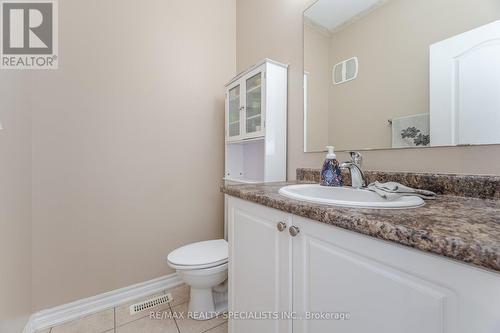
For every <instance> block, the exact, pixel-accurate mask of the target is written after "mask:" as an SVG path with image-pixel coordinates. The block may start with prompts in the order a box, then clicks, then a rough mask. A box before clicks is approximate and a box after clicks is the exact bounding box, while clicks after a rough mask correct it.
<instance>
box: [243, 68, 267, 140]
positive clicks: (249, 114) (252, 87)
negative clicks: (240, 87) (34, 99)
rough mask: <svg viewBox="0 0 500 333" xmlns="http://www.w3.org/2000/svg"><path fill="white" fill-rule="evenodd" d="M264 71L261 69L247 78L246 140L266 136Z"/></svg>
mask: <svg viewBox="0 0 500 333" xmlns="http://www.w3.org/2000/svg"><path fill="white" fill-rule="evenodd" d="M264 95H265V94H264V71H263V70H261V69H259V70H257V71H253V72H251V73H250V74H248V75H247V76H246V77H245V104H244V105H245V109H244V110H245V112H244V115H245V119H244V129H245V134H244V135H245V138H246V139H248V138H255V137H259V136H263V135H264Z"/></svg>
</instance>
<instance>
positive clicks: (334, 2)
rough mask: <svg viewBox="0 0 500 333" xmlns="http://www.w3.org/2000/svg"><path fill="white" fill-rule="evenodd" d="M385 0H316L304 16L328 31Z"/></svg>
mask: <svg viewBox="0 0 500 333" xmlns="http://www.w3.org/2000/svg"><path fill="white" fill-rule="evenodd" d="M385 1H386V0H318V2H316V3H315V4H314V5H313V6H311V7H310V8H309V9H307V10H306V11H305V13H304V16H305V17H307V18H308V19H309V20H311V21H313V22H314V23H315V24H317V25H320V26H322V27H324V28H326V29H328V30H330V31H334V30H336V29H337V28H338V27H340V26H342V25H344V24H346V23H348V22H349V21H351V20H352V19H353V18H355V17H357V16H358V15H361V14H363V13H367V12H369V11H370V10H371V9H373V8H374V7H378V6H379V5H381V4H382V3H383V2H385Z"/></svg>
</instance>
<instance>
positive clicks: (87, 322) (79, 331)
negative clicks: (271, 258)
mask: <svg viewBox="0 0 500 333" xmlns="http://www.w3.org/2000/svg"><path fill="white" fill-rule="evenodd" d="M167 292H169V293H171V294H172V297H173V299H174V300H173V301H172V302H171V303H170V304H163V305H159V306H157V307H155V308H152V309H149V310H146V311H143V312H141V313H138V314H135V315H130V313H129V306H130V305H131V304H133V303H136V302H140V301H142V300H144V299H147V298H149V297H151V296H149V297H145V298H142V299H137V300H135V301H133V302H130V303H127V304H123V305H120V306H117V307H115V308H113V309H108V310H105V311H102V312H99V313H96V314H93V315H90V316H88V317H85V318H81V319H78V320H75V321H71V322H68V323H65V324H62V325H59V326H55V327H51V328H48V329H45V330H41V331H37V332H36V333H205V332H206V333H227V321H226V320H225V319H224V318H214V319H211V320H207V321H197V320H192V319H189V318H187V301H188V299H189V287H188V286H186V285H182V286H180V287H177V288H174V289H171V290H168V291H166V290H165V291H164V292H163V293H167ZM152 296H157V295H152ZM152 311H154V312H158V313H160V314H161V316H162V318H161V319H151V318H150V313H151V312H152Z"/></svg>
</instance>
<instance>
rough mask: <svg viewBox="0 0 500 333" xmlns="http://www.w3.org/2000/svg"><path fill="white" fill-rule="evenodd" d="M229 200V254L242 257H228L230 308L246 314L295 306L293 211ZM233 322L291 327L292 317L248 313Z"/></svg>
mask: <svg viewBox="0 0 500 333" xmlns="http://www.w3.org/2000/svg"><path fill="white" fill-rule="evenodd" d="M228 203H229V205H228V211H227V214H228V215H227V217H228V221H229V224H228V238H229V257H230V258H235V259H236V258H237V260H231V261H230V262H229V289H230V290H231V293H230V295H229V308H230V309H231V311H233V312H234V313H235V314H238V313H241V315H247V314H250V313H251V312H259V313H260V312H290V311H292V298H291V297H292V293H291V288H292V239H291V238H290V237H288V233H287V232H285V231H286V230H287V229H286V227H287V226H289V225H290V224H291V223H292V221H291V216H290V215H288V214H285V213H282V212H280V211H277V210H273V209H270V208H266V207H259V206H256V205H252V204H249V203H247V202H244V201H241V200H236V199H233V198H229V199H228ZM257 207H258V209H256V208H257ZM278 223H282V226H283V232H279V231H278V229H277V227H278V226H277V224H278ZM229 325H230V329H229V330H230V331H231V332H238V333H255V332H269V333H271V332H276V333H278V332H279V333H285V332H291V331H292V323H291V322H290V321H289V320H255V319H254V318H248V319H247V320H239V319H238V320H230V323H229Z"/></svg>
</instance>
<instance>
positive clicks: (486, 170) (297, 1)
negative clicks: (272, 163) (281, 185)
mask: <svg viewBox="0 0 500 333" xmlns="http://www.w3.org/2000/svg"><path fill="white" fill-rule="evenodd" d="M313 2H314V1H311V0H237V4H236V19H237V21H236V22H237V23H236V27H237V29H236V31H237V43H236V44H237V49H236V52H237V55H236V59H237V60H236V63H237V68H238V70H242V69H244V68H246V67H248V66H250V65H252V64H253V63H255V62H257V61H258V60H259V59H262V58H265V57H269V58H273V59H275V60H278V61H281V62H285V63H289V64H290V69H289V82H288V94H289V97H288V102H289V106H288V177H289V178H290V179H294V178H295V169H296V168H297V167H315V168H319V167H321V163H322V161H323V159H324V154H323V153H304V152H303V151H304V149H303V148H304V147H303V141H304V140H303V135H304V133H303V132H304V130H303V113H302V108H303V96H302V72H303V21H302V13H303V11H304V9H306V8H307V7H308V6H309V5H311V4H312V3H313ZM364 157H365V164H364V167H365V168H366V169H371V170H387V171H414V172H445V173H475V174H495V175H500V146H499V145H496V146H486V147H455V148H426V149H410V150H378V151H367V152H365V153H364ZM339 158H341V159H346V158H347V156H346V154H344V153H343V154H339Z"/></svg>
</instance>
